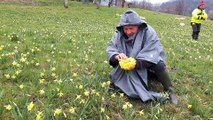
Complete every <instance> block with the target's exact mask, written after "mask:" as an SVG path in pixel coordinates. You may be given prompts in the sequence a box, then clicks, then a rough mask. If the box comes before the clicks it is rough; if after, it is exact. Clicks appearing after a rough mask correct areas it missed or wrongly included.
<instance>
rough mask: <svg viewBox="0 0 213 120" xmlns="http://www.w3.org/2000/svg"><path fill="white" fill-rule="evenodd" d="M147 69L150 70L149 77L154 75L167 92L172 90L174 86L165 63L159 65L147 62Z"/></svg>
mask: <svg viewBox="0 0 213 120" xmlns="http://www.w3.org/2000/svg"><path fill="white" fill-rule="evenodd" d="M146 68H147V69H148V75H149V76H150V75H151V77H153V75H154V77H156V78H157V80H158V81H159V82H160V83H161V84H162V85H163V87H164V90H165V91H167V90H169V89H170V87H171V86H172V84H171V79H170V77H169V75H168V72H167V70H166V65H165V64H164V62H163V61H159V62H158V63H157V64H154V63H150V62H146Z"/></svg>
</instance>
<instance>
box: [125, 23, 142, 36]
mask: <svg viewBox="0 0 213 120" xmlns="http://www.w3.org/2000/svg"><path fill="white" fill-rule="evenodd" d="M138 29H139V26H136V25H127V26H123V31H124V33H125V34H126V35H127V37H131V36H133V35H134V34H135V33H137V32H138Z"/></svg>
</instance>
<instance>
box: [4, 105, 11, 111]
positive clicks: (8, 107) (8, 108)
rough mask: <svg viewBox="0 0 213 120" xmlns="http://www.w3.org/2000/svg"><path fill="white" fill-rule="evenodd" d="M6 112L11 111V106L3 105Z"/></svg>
mask: <svg viewBox="0 0 213 120" xmlns="http://www.w3.org/2000/svg"><path fill="white" fill-rule="evenodd" d="M4 107H5V108H6V109H7V110H11V109H12V106H11V105H5V106H4Z"/></svg>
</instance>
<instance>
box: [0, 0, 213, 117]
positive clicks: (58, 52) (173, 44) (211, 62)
mask: <svg viewBox="0 0 213 120" xmlns="http://www.w3.org/2000/svg"><path fill="white" fill-rule="evenodd" d="M38 1H39V0H38ZM40 1H42V2H41V3H42V4H12V3H11V4H8V3H7V4H5V3H1V4H0V18H1V19H0V86H1V87H0V119H2V120H8V119H21V120H27V119H28V120H31V119H35V118H39V117H41V118H43V119H44V120H50V119H61V120H64V119H72V120H73V119H74V120H75V119H76V120H78V119H85V120H87V119H94V120H99V119H112V120H122V119H125V120H140V119H162V120H165V119H175V120H182V119H213V114H212V113H213V102H212V99H213V87H212V84H213V83H212V78H213V74H212V73H213V69H212V66H213V54H212V49H213V43H212V40H213V36H212V33H213V29H212V28H213V24H212V21H210V20H207V21H204V22H203V24H202V28H201V33H200V38H199V40H198V41H193V40H192V39H191V26H190V17H185V16H175V15H171V14H164V13H158V12H152V11H146V10H142V9H137V8H134V10H135V11H137V12H138V13H139V14H140V15H141V16H143V17H145V19H146V21H147V22H148V24H150V25H151V26H152V27H153V28H154V29H155V30H156V31H157V33H158V35H159V38H160V41H161V43H162V44H163V46H164V50H165V52H166V55H167V65H168V66H167V67H168V71H169V73H170V75H171V77H172V78H173V80H172V82H173V84H174V87H175V89H176V93H177V95H178V98H179V101H180V106H179V107H175V106H173V105H172V104H167V105H161V104H160V103H159V102H158V101H153V102H150V103H142V102H141V101H140V100H137V99H136V100H135V99H130V98H128V97H127V96H123V94H121V93H118V92H117V91H116V90H111V89H109V85H108V84H109V78H108V74H109V72H110V71H111V70H112V68H111V67H110V66H109V65H108V63H107V56H106V51H105V50H106V47H107V45H108V43H109V41H110V39H111V37H112V35H113V33H114V32H115V26H116V25H117V24H118V22H119V20H120V14H122V13H123V12H124V11H126V10H127V8H123V9H122V8H116V7H112V8H108V7H101V8H100V9H96V7H95V5H93V4H82V3H79V2H70V7H69V9H64V7H63V4H58V3H55V4H44V1H45V0H40ZM48 2H49V1H48ZM153 82H154V81H153ZM155 87H157V88H155V89H156V90H159V91H162V87H161V86H160V85H157V86H155Z"/></svg>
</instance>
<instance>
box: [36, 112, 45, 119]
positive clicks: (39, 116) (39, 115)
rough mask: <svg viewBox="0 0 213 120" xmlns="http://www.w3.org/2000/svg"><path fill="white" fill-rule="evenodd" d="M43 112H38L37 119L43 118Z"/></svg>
mask: <svg viewBox="0 0 213 120" xmlns="http://www.w3.org/2000/svg"><path fill="white" fill-rule="evenodd" d="M42 115H43V113H42V112H40V111H38V114H37V115H36V120H42Z"/></svg>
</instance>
